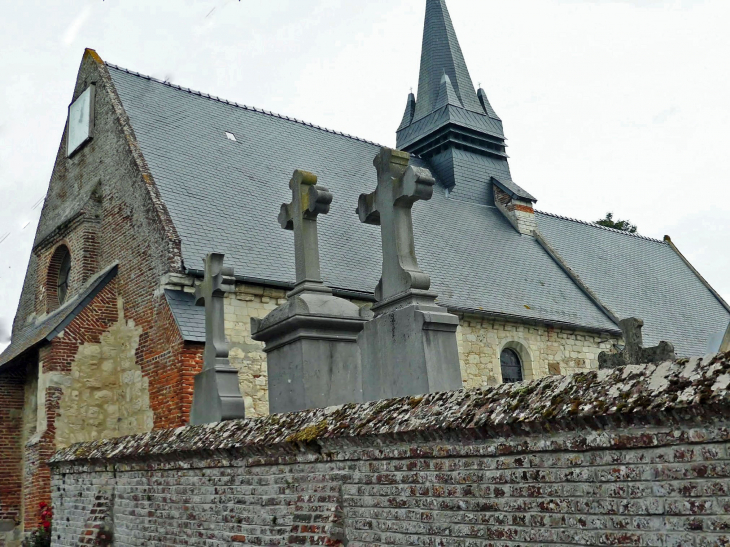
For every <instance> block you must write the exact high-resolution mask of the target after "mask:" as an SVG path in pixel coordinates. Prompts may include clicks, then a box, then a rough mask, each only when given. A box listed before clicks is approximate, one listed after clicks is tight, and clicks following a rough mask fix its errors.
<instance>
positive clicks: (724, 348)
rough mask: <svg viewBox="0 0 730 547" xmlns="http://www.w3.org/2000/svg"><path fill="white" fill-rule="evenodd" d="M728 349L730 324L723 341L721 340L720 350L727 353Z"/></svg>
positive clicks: (729, 347)
mask: <svg viewBox="0 0 730 547" xmlns="http://www.w3.org/2000/svg"><path fill="white" fill-rule="evenodd" d="M728 351H730V325H728V326H727V330H726V331H725V336H724V337H723V338H722V342H720V352H721V353H725V352H728Z"/></svg>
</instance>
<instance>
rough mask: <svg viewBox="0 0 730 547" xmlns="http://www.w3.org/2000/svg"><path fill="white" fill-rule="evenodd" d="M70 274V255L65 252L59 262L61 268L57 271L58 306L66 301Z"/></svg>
mask: <svg viewBox="0 0 730 547" xmlns="http://www.w3.org/2000/svg"><path fill="white" fill-rule="evenodd" d="M70 274H71V254H70V253H69V252H68V251H66V254H64V256H63V259H62V261H61V267H60V269H59V270H58V292H57V294H58V304H59V306H60V305H61V304H63V303H64V302H65V301H66V295H67V294H68V277H69V275H70Z"/></svg>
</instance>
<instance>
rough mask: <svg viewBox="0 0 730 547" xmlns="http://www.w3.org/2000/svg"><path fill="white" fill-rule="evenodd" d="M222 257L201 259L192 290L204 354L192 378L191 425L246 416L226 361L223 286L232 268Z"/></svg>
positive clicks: (235, 375) (232, 370) (213, 255)
mask: <svg viewBox="0 0 730 547" xmlns="http://www.w3.org/2000/svg"><path fill="white" fill-rule="evenodd" d="M223 258H224V255H222V254H219V253H211V254H209V255H208V256H207V257H206V258H205V260H204V261H203V262H204V263H205V278H204V279H203V282H202V283H201V284H200V285H199V286H198V287H196V289H195V304H196V305H197V306H205V352H204V354H203V370H202V371H201V372H200V373H199V374H198V375H196V376H195V387H194V391H193V405H192V408H191V409H190V423H191V424H192V425H202V424H209V423H215V422H220V421H223V420H233V419H237V418H245V416H246V404H245V401H244V400H243V397H242V396H241V389H240V387H239V382H238V371H237V370H236V369H235V368H233V367H232V366H231V363H230V361H229V360H228V342H227V341H226V332H225V317H224V302H225V291H224V290H223V285H224V284H225V283H226V281H228V280H226V279H225V278H229V279H230V278H232V277H233V268H226V267H224V266H223Z"/></svg>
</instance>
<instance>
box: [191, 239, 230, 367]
mask: <svg viewBox="0 0 730 547" xmlns="http://www.w3.org/2000/svg"><path fill="white" fill-rule="evenodd" d="M223 259H224V255H222V254H220V253H211V254H209V255H208V256H207V257H206V258H205V260H203V262H204V263H205V278H204V279H203V282H202V283H201V284H200V285H198V287H197V288H196V289H195V304H196V305H197V306H205V355H204V357H205V361H204V363H203V367H204V368H206V369H207V368H212V367H214V366H215V365H216V364H217V363H219V362H220V363H223V362H225V363H227V362H228V342H227V341H226V333H225V318H224V313H223V308H224V302H225V292H224V291H223V277H224V276H226V277H233V268H226V267H224V266H223Z"/></svg>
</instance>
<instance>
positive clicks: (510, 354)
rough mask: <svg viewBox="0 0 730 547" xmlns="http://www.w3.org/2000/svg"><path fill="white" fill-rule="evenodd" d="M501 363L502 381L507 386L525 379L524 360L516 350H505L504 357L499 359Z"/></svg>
mask: <svg viewBox="0 0 730 547" xmlns="http://www.w3.org/2000/svg"><path fill="white" fill-rule="evenodd" d="M499 362H500V365H501V366H502V381H503V382H504V383H505V384H513V383H515V382H521V381H522V380H523V379H524V376H523V373H522V360H521V359H520V356H519V355H518V354H517V352H516V351H515V350H513V349H511V348H505V349H503V350H502V355H500V357H499Z"/></svg>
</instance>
